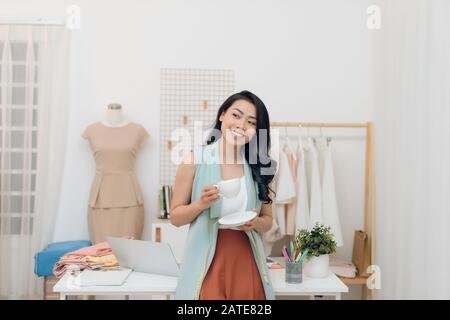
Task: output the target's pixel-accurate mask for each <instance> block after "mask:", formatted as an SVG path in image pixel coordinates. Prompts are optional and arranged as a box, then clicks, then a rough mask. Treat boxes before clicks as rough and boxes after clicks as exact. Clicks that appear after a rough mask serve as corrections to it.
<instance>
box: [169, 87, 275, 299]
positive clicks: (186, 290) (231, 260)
mask: <svg viewBox="0 0 450 320" xmlns="http://www.w3.org/2000/svg"><path fill="white" fill-rule="evenodd" d="M269 147H270V121H269V115H268V112H267V109H266V107H265V105H264V103H263V102H262V101H261V100H260V99H259V98H258V97H257V96H256V95H254V94H253V93H251V92H249V91H242V92H239V93H236V94H233V95H232V96H230V97H229V98H228V99H227V100H226V101H225V102H224V103H223V104H222V106H221V107H220V108H219V111H218V113H217V118H216V123H215V125H214V129H213V132H212V133H211V135H210V136H209V138H208V140H207V145H206V146H205V147H202V148H200V149H194V150H193V151H192V152H191V153H190V154H189V155H188V156H186V157H185V158H184V159H183V161H182V162H181V164H180V165H179V167H178V170H177V174H176V178H175V185H174V191H173V198H172V208H171V223H172V224H174V225H175V226H182V225H185V224H190V227H189V233H188V237H187V242H186V244H185V253H184V256H183V260H182V263H181V275H180V278H179V280H178V287H177V291H176V295H175V298H176V299H231V300H235V299H258V300H262V299H274V294H273V290H272V286H271V283H270V280H269V277H268V269H267V264H266V257H265V253H264V247H263V244H262V240H261V234H262V233H264V232H266V231H268V230H269V229H270V228H271V225H272V207H271V202H272V200H271V197H272V192H271V191H272V189H271V188H270V187H269V183H270V182H271V181H272V179H273V174H274V172H275V162H274V161H273V160H271V159H270V157H269ZM230 179H239V181H240V185H241V188H240V192H239V194H238V195H237V196H235V197H232V198H226V197H220V196H219V194H218V189H217V186H216V184H217V183H218V182H220V181H222V180H230ZM246 210H253V211H255V212H257V214H258V215H257V216H256V217H255V218H254V219H253V220H250V221H248V222H247V223H245V224H244V225H241V226H239V227H234V228H227V227H226V226H223V225H220V224H219V223H218V220H219V219H220V218H221V217H223V216H225V215H227V214H231V213H235V212H240V211H246Z"/></svg>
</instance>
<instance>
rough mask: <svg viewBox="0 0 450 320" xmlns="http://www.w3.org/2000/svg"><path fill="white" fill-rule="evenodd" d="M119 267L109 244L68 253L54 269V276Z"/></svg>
mask: <svg viewBox="0 0 450 320" xmlns="http://www.w3.org/2000/svg"><path fill="white" fill-rule="evenodd" d="M117 266H119V263H118V261H117V259H116V257H115V256H114V255H113V254H112V250H111V247H110V246H109V244H108V243H107V242H101V243H98V244H96V245H94V246H90V247H85V248H81V249H78V250H76V251H72V252H69V253H66V254H65V255H64V256H62V257H61V259H59V261H58V262H57V263H56V265H55V267H54V268H53V274H54V275H55V276H56V277H57V278H61V277H62V276H63V275H64V274H65V273H66V271H68V270H80V271H82V270H84V269H88V270H95V269H108V268H115V267H117Z"/></svg>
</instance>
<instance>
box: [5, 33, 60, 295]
mask: <svg viewBox="0 0 450 320" xmlns="http://www.w3.org/2000/svg"><path fill="white" fill-rule="evenodd" d="M67 44H68V39H67V31H66V29H65V28H64V27H63V26H13V25H11V26H8V25H3V26H0V68H1V82H0V85H1V96H0V103H1V110H0V111H1V112H0V114H1V118H0V121H1V122H0V128H1V131H0V141H1V142H0V143H1V144H0V151H1V157H0V159H1V160H0V161H1V162H0V298H7V299H28V298H40V297H42V293H43V283H42V279H38V278H37V277H36V276H35V275H34V272H33V269H34V254H35V253H36V252H37V251H39V250H41V249H42V248H43V247H44V246H45V245H47V244H48V243H49V242H50V241H51V239H52V235H53V226H54V222H55V217H56V210H57V208H58V199H59V190H60V182H61V176H62V169H63V163H64V145H65V138H66V127H67V124H66V118H67V109H68V108H67V53H68V52H67Z"/></svg>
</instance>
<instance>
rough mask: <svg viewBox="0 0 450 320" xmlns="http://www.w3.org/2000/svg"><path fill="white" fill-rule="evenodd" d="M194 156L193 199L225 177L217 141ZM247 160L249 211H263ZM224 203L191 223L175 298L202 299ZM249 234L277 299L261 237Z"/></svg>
mask: <svg viewBox="0 0 450 320" xmlns="http://www.w3.org/2000/svg"><path fill="white" fill-rule="evenodd" d="M194 159H195V177H194V182H193V186H192V194H191V200H192V201H194V200H195V199H197V198H198V197H199V196H200V195H201V190H202V188H203V187H204V186H207V185H210V184H215V183H217V182H219V181H220V180H222V178H221V170H220V161H219V143H218V142H214V143H212V144H210V145H207V146H205V147H201V148H196V149H194ZM243 159H244V175H245V181H246V186H247V210H251V209H252V208H256V209H257V211H258V212H260V210H261V201H260V200H259V198H258V192H257V191H258V185H257V183H256V182H255V181H254V180H253V177H252V172H251V169H250V167H249V165H248V163H247V161H246V160H245V157H243ZM221 205H222V200H221V199H219V200H218V201H216V202H215V203H214V204H213V205H212V206H211V207H210V208H209V209H206V210H203V211H202V212H201V213H200V214H199V215H198V216H197V218H195V219H194V220H193V221H192V222H191V224H190V226H189V232H188V236H187V241H186V244H185V249H184V254H183V258H182V261H181V273H180V277H179V279H178V286H177V290H176V293H175V299H185V300H192V299H199V295H200V289H201V287H202V282H203V279H204V277H205V276H206V273H207V271H208V269H209V266H210V265H211V262H212V259H213V257H214V252H215V249H216V240H217V233H218V227H219V225H218V220H219V217H220V210H221ZM246 234H247V236H248V237H249V240H250V244H251V247H252V251H253V256H254V259H255V261H256V264H257V266H258V270H259V274H260V276H261V281H262V283H263V286H264V292H265V296H266V299H268V300H274V299H275V295H274V292H273V289H272V284H271V282H270V279H269V270H268V268H267V263H266V255H265V252H264V247H263V243H262V240H261V237H260V235H259V234H258V233H257V232H256V231H254V230H252V231H246ZM243 272H245V271H243Z"/></svg>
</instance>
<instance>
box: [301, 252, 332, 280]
mask: <svg viewBox="0 0 450 320" xmlns="http://www.w3.org/2000/svg"><path fill="white" fill-rule="evenodd" d="M303 270H304V271H305V275H306V276H307V277H310V278H326V277H328V275H329V274H330V257H329V255H328V254H324V255H321V256H318V257H314V256H312V257H310V258H308V259H305V261H303Z"/></svg>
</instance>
